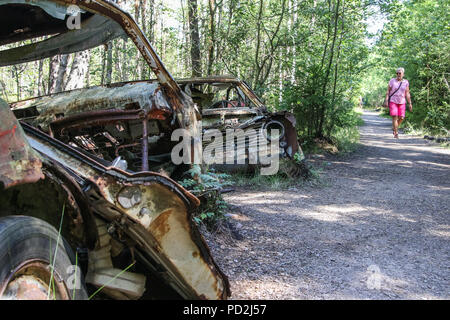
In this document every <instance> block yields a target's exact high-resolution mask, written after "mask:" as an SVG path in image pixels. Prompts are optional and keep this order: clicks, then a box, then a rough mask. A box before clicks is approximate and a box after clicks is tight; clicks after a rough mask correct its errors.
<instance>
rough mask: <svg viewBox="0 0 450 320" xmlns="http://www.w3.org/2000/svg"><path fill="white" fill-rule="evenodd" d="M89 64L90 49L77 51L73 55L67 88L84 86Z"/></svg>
mask: <svg viewBox="0 0 450 320" xmlns="http://www.w3.org/2000/svg"><path fill="white" fill-rule="evenodd" d="M88 64H89V51H88V50H86V51H81V52H77V53H76V54H75V56H74V57H73V62H72V66H71V68H70V73H69V76H68V78H67V83H66V87H65V90H73V89H78V88H83V87H84V86H85V80H86V74H87V70H88Z"/></svg>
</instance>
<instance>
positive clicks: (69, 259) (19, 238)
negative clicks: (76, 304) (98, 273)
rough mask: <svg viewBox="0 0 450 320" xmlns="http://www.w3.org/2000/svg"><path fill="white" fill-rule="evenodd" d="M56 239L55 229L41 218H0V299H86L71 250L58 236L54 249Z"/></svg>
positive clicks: (81, 278)
mask: <svg viewBox="0 0 450 320" xmlns="http://www.w3.org/2000/svg"><path fill="white" fill-rule="evenodd" d="M57 241H58V231H57V230H56V229H55V228H54V227H53V226H51V225H50V224H48V223H47V222H45V221H43V220H40V219H37V218H34V217H28V216H8V217H4V218H0V299H24V300H40V299H43V300H45V299H47V298H48V297H49V296H50V299H61V300H69V299H70V300H72V299H76V300H85V299H87V297H88V296H87V291H86V288H85V285H84V278H83V276H82V274H81V271H80V269H79V268H77V267H76V266H75V259H74V257H75V256H74V254H73V251H72V249H71V248H70V246H69V245H68V244H67V242H66V241H65V240H64V238H63V237H62V236H60V238H59V244H58V247H57V248H56V244H57ZM55 252H56V258H54V256H55ZM53 262H54V268H53V270H54V271H53V272H51V270H52V265H53ZM75 270H76V271H75ZM49 284H51V285H49ZM49 291H50V294H49V293H48V292H49Z"/></svg>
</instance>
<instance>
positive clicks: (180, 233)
mask: <svg viewBox="0 0 450 320" xmlns="http://www.w3.org/2000/svg"><path fill="white" fill-rule="evenodd" d="M74 4H75V5H77V6H78V7H79V8H80V9H81V10H82V11H81V12H82V14H81V22H82V28H81V29H79V30H78V29H75V30H69V29H68V28H67V27H66V22H67V19H68V16H67V15H66V14H65V13H66V11H67V7H68V6H70V5H74ZM0 18H1V19H0V21H1V22H0V25H1V27H2V28H0V45H4V44H10V43H17V42H18V41H24V40H27V39H32V38H36V37H41V36H44V35H51V36H50V37H49V38H47V39H46V40H42V41H40V42H34V43H30V44H27V45H23V46H19V47H15V48H11V49H7V50H4V51H0V66H7V65H13V64H18V63H24V62H29V61H33V60H36V59H43V58H47V57H51V56H53V55H56V54H67V53H72V52H77V51H81V50H86V49H89V48H93V47H95V46H98V45H100V44H102V43H104V42H106V41H109V40H111V39H114V38H116V37H119V36H126V37H128V38H129V39H131V40H132V41H133V42H134V44H135V45H136V47H137V48H138V49H139V51H140V53H141V54H142V56H143V57H144V59H145V61H146V62H147V63H148V65H149V67H150V68H151V69H152V70H153V72H154V73H155V75H156V78H157V80H156V81H152V82H141V83H128V84H120V85H111V86H109V87H108V90H104V88H102V87H94V88H89V89H80V90H74V91H71V92H65V93H61V94H55V95H50V96H46V97H40V98H35V99H29V100H26V101H22V102H19V103H15V104H11V108H12V110H13V111H14V114H13V113H12V111H11V110H10V108H9V107H10V106H8V105H7V104H6V103H5V102H0V115H1V117H2V122H1V126H0V129H1V132H0V147H1V149H0V160H1V162H0V182H1V183H0V224H1V223H2V221H6V220H2V219H3V218H4V217H10V216H18V215H20V216H29V217H34V218H38V219H40V220H43V221H46V222H47V223H48V224H49V225H51V226H52V227H54V228H55V230H58V229H59V234H61V235H62V237H63V238H64V241H67V243H68V244H69V246H70V248H71V249H72V250H73V251H75V252H76V253H77V254H76V257H79V258H80V260H79V262H80V264H83V259H84V261H85V265H86V267H85V270H84V271H85V272H84V277H83V278H84V279H85V282H86V283H87V284H89V286H93V288H94V289H93V291H95V289H97V288H101V289H102V292H103V293H104V294H106V295H107V296H109V297H112V298H115V299H138V298H141V297H145V296H146V294H147V293H148V292H150V293H152V292H153V293H155V291H158V286H157V285H156V284H157V283H159V282H161V283H162V284H163V285H164V286H166V287H170V288H171V290H172V291H173V292H174V294H177V295H178V296H179V297H181V298H187V299H226V298H227V297H228V296H230V288H229V283H228V279H227V277H226V275H224V274H223V272H222V271H221V270H220V268H219V267H218V266H217V264H216V263H215V262H214V259H213V257H212V255H211V253H210V251H209V249H208V246H207V244H206V242H205V241H204V239H203V237H202V235H201V234H200V232H199V231H198V229H197V227H196V225H195V224H194V223H193V221H192V218H191V213H192V211H193V210H194V209H195V208H196V207H197V206H198V205H199V200H198V199H197V198H196V197H195V196H194V195H192V194H191V193H190V192H189V191H187V190H185V189H184V188H183V187H182V186H181V185H179V184H178V183H177V182H176V181H174V180H172V179H171V178H169V177H168V176H167V175H163V174H160V173H158V172H155V171H151V170H152V169H153V168H155V167H156V166H157V165H158V163H159V164H160V163H165V162H166V160H164V159H165V157H166V156H167V150H168V149H169V148H170V142H169V141H170V135H169V133H170V132H171V131H172V130H174V129H175V128H185V129H187V130H189V131H191V132H194V131H195V130H197V129H196V125H195V124H196V122H197V121H198V118H199V113H198V110H197V109H196V106H195V104H194V102H193V101H192V99H191V97H190V96H189V95H188V94H186V93H185V92H184V91H183V90H181V88H180V86H179V85H178V84H177V82H176V81H175V80H174V79H173V78H172V76H171V75H170V73H169V72H168V71H167V70H166V68H165V67H164V65H163V63H162V62H161V61H160V59H159V57H158V56H157V54H156V53H155V51H154V49H153V47H152V46H151V44H150V43H149V42H148V40H147V39H146V38H145V36H144V35H143V33H142V31H141V30H140V29H139V27H138V26H137V24H136V23H135V21H134V20H133V19H132V18H131V16H130V15H129V14H127V13H126V12H124V11H122V10H121V9H120V8H119V7H118V6H116V5H115V4H113V3H111V2H109V1H103V0H95V1H72V0H70V1H69V0H55V1H53V0H52V1H22V0H15V1H14V0H0ZM16 118H17V119H19V120H20V123H18V122H17V120H16ZM194 134H195V132H194ZM23 221H28V220H23ZM7 222H8V223H10V220H7ZM4 225H6V224H4ZM23 226H24V227H26V224H25V225H23ZM0 231H1V232H3V231H4V228H3V229H2V228H1V225H0ZM1 232H0V238H1ZM24 237H26V235H24ZM58 239H59V236H58ZM5 241H6V242H7V241H8V239H7V238H5ZM64 243H65V242H64ZM0 246H1V244H0ZM1 249H2V248H1V247H0V258H2V257H3V256H1V255H2V251H1ZM32 254H33V253H32V252H31V253H30V255H32ZM83 257H84V258H83ZM3 258H5V260H2V259H0V297H2V296H5V295H7V296H9V297H11V296H12V298H18V297H22V296H21V295H19V293H18V292H21V291H20V290H16V289H14V288H16V287H19V288H21V289H23V290H22V291H24V290H25V291H26V290H27V289H28V288H30V286H34V287H37V286H38V287H39V288H41V287H45V283H44V285H43V282H45V281H47V280H48V269H49V268H48V266H50V265H51V261H52V260H51V258H45V257H39V258H37V257H34V258H33V257H32V256H29V257H28V258H26V259H25V258H24V259H23V261H15V262H14V265H13V262H10V263H11V265H6V258H7V255H5V256H4V257H3ZM55 259H56V258H55ZM16 260H17V259H16ZM8 261H9V260H8ZM11 261H12V260H11ZM2 268H3V269H2ZM46 270H47V271H46ZM55 272H56V271H55ZM44 273H45V274H46V275H45V276H41V275H42V274H44ZM56 273H57V272H56ZM55 278H57V279H58V284H57V288H59V289H58V290H59V291H58V292H59V295H58V296H59V297H63V298H64V297H66V298H75V297H74V296H72V291H71V290H69V289H70V286H68V285H67V284H66V282H65V280H64V281H62V280H61V279H64V276H63V275H61V274H59V276H58V277H56V275H55ZM50 279H53V271H52V272H51V278H50ZM44 280H45V281H44ZM61 281H62V282H61ZM61 283H62V284H61ZM13 285H14V286H15V287H14V288H13ZM83 286H84V284H83ZM47 287H49V288H50V282H48V283H47ZM49 290H51V288H50V289H49ZM55 290H56V289H55ZM38 291H39V290H38ZM41 291H42V290H41ZM73 292H75V290H74V291H73ZM96 292H97V291H96ZM6 293H8V294H6ZM41 293H42V292H41ZM41 296H42V295H41ZM82 297H84V296H83V295H82Z"/></svg>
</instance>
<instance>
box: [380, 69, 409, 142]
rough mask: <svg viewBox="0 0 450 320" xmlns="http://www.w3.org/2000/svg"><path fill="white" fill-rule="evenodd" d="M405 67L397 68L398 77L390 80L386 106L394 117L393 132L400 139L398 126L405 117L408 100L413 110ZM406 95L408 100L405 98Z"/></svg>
mask: <svg viewBox="0 0 450 320" xmlns="http://www.w3.org/2000/svg"><path fill="white" fill-rule="evenodd" d="M404 74H405V69H403V68H398V69H397V77H396V78H392V79H391V80H390V81H389V85H388V89H387V92H386V100H385V102H384V106H385V107H386V108H387V107H389V114H390V115H391V117H392V133H393V134H394V138H396V139H398V127H399V126H400V124H401V123H402V122H403V120H404V119H405V109H406V100H408V103H409V111H410V112H412V103H411V95H410V94H409V82H408V80H406V79H403V75H404ZM405 97H406V100H405Z"/></svg>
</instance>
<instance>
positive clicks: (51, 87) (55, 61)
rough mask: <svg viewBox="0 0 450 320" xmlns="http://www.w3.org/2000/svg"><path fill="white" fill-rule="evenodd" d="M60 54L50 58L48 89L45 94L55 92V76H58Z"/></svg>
mask: <svg viewBox="0 0 450 320" xmlns="http://www.w3.org/2000/svg"><path fill="white" fill-rule="evenodd" d="M59 61H60V56H59V55H56V56H53V57H52V58H51V59H50V61H49V62H50V66H49V69H48V91H47V94H51V93H53V92H55V87H56V78H57V77H58V67H59Z"/></svg>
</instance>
